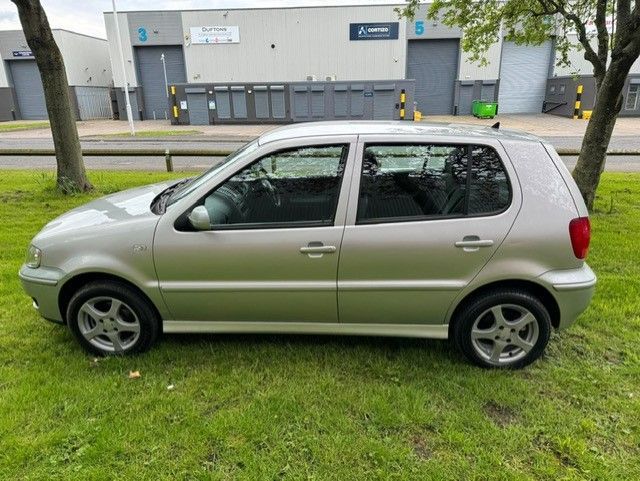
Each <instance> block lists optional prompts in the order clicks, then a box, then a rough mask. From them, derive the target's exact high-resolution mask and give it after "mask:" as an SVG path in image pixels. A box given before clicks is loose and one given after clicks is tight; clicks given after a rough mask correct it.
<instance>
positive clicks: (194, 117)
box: [187, 93, 209, 125]
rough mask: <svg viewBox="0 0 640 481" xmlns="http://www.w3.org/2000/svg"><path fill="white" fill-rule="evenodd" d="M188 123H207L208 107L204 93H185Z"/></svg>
mask: <svg viewBox="0 0 640 481" xmlns="http://www.w3.org/2000/svg"><path fill="white" fill-rule="evenodd" d="M187 108H188V109H189V124H191V125H209V107H208V105H207V94H206V93H187Z"/></svg>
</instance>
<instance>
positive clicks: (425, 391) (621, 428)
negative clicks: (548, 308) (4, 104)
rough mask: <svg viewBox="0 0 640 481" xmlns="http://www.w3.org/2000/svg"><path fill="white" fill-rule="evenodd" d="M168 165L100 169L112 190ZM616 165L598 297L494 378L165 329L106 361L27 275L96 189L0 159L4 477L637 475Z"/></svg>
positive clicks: (623, 223) (430, 347) (634, 245)
mask: <svg viewBox="0 0 640 481" xmlns="http://www.w3.org/2000/svg"><path fill="white" fill-rule="evenodd" d="M182 175H184V174H182ZM168 177H170V174H165V173H153V174H147V173H139V172H138V173H134V172H119V173H103V172H92V173H91V179H92V181H93V182H94V184H95V185H97V186H99V188H101V189H102V191H103V192H111V191H114V190H118V189H123V188H127V187H131V186H134V185H138V184H143V183H149V182H154V181H159V180H162V179H166V178H168ZM603 178H604V180H603V184H602V187H601V190H600V199H599V200H598V209H599V211H600V213H596V214H595V215H594V216H593V218H592V222H593V235H594V237H593V242H592V249H591V256H590V261H589V262H590V264H591V266H592V267H593V268H594V270H595V271H596V273H597V274H598V276H599V285H598V289H597V293H596V297H595V300H594V302H593V304H592V306H591V307H590V308H589V310H588V311H587V312H586V313H585V314H584V315H583V316H582V317H581V318H580V320H579V322H578V323H577V324H576V325H574V326H573V327H572V328H570V329H569V330H567V331H564V332H562V333H560V334H556V335H554V336H553V338H552V340H551V343H550V346H549V349H548V353H547V355H546V357H545V358H544V359H543V360H541V361H539V362H537V363H535V364H534V365H533V366H531V367H530V368H528V369H526V370H523V371H518V372H498V371H485V370H481V369H478V368H474V367H472V366H470V365H468V364H466V363H465V362H463V360H462V358H461V357H460V356H459V355H458V354H457V353H456V352H454V351H452V350H451V349H450V348H449V346H448V344H447V343H445V342H440V341H428V342H426V341H420V340H403V339H380V338H358V337H356V338H338V337H297V336H239V335H238V336H222V335H221V336H166V337H165V338H164V339H163V340H162V341H161V342H160V343H159V344H158V345H157V346H156V348H155V349H153V350H152V351H151V352H149V353H148V354H145V355H142V356H139V357H135V358H108V359H100V360H95V359H94V358H92V357H90V356H87V355H85V354H84V353H83V351H81V349H80V348H79V346H78V345H77V344H76V342H75V341H74V340H73V339H72V337H71V335H70V334H69V332H68V331H67V330H66V329H65V328H62V327H60V326H57V325H53V324H50V323H48V322H46V321H44V320H41V319H40V318H39V317H38V316H37V314H36V313H35V312H34V311H33V310H32V308H31V305H30V304H31V303H30V301H29V299H28V298H27V297H26V296H25V295H24V294H23V292H22V289H21V287H20V285H19V282H18V278H17V271H18V268H19V266H20V264H21V263H22V261H23V257H24V252H25V250H26V247H27V245H28V243H29V240H30V239H31V237H32V236H33V235H34V234H35V233H36V232H37V231H38V230H39V229H40V228H41V227H42V226H43V225H44V224H45V223H46V222H47V221H49V220H50V219H52V218H53V217H55V216H57V215H58V214H60V213H62V212H64V211H65V210H67V209H69V208H71V207H73V206H76V205H78V204H81V203H84V202H86V201H87V200H88V199H89V198H90V197H93V195H91V196H90V195H79V196H75V197H70V198H64V197H62V196H60V195H58V194H56V193H55V192H54V190H53V189H52V185H53V180H52V178H51V177H50V175H44V174H36V173H33V172H16V171H0V219H2V226H1V227H0V245H1V246H2V249H0V413H1V414H0V479H2V480H13V479H30V480H41V479H65V480H68V479H69V480H85V479H136V480H141V479H145V480H146V479H148V480H160V479H167V480H187V479H188V480H192V479H255V480H265V479H281V478H282V479H296V480H297V479H317V480H325V479H335V480H352V479H363V480H371V479H397V480H413V479H429V480H431V479H452V480H471V479H480V480H486V479H504V480H513V479H531V480H539V479H554V480H555V479H576V480H577V479H594V480H595V479H599V480H601V479H627V480H631V479H640V317H639V316H640V261H639V260H638V252H640V236H639V234H640V175H637V174H636V175H633V174H605V175H604V177H603ZM96 195H97V194H96ZM130 370H138V371H140V374H141V377H140V378H139V379H129V378H128V373H129V371H130ZM169 385H174V386H175V388H174V389H172V390H169V389H167V386H169Z"/></svg>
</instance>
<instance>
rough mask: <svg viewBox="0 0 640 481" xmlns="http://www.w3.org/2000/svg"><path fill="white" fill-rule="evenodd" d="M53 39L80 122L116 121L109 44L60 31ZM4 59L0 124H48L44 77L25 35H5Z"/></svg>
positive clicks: (0, 47) (1, 34) (0, 49)
mask: <svg viewBox="0 0 640 481" xmlns="http://www.w3.org/2000/svg"><path fill="white" fill-rule="evenodd" d="M53 37H54V38H55V41H56V43H57V44H58V48H59V49H60V52H61V53H62V58H63V59H64V64H65V68H66V73H67V79H68V81H69V86H70V93H71V99H72V102H73V105H74V109H75V114H76V118H77V119H78V120H88V119H95V118H111V117H112V110H111V100H110V96H109V91H110V87H111V86H112V84H113V76H112V74H111V62H110V60H109V48H108V46H107V41H106V40H104V39H100V38H94V37H90V36H87V35H82V34H79V33H75V32H70V31H68V30H59V29H55V30H53ZM0 55H1V56H2V62H1V65H0V120H19V119H23V120H38V119H46V118H47V107H46V104H45V100H44V91H43V89H42V81H41V80H40V73H39V71H38V67H37V65H36V61H35V59H34V57H33V54H32V52H31V50H30V49H29V46H28V45H27V41H26V40H25V37H24V33H23V32H22V31H21V30H5V31H0Z"/></svg>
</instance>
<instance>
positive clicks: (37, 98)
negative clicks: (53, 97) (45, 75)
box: [9, 60, 48, 120]
mask: <svg viewBox="0 0 640 481" xmlns="http://www.w3.org/2000/svg"><path fill="white" fill-rule="evenodd" d="M9 65H10V67H9V68H10V69H11V77H12V79H13V86H14V88H15V91H16V97H17V98H18V107H19V108H20V115H21V118H23V119H25V120H42V119H46V118H48V115H47V105H46V103H45V100H44V89H43V88H42V81H41V80H40V72H39V71H38V66H37V65H36V61H35V60H13V61H10V62H9Z"/></svg>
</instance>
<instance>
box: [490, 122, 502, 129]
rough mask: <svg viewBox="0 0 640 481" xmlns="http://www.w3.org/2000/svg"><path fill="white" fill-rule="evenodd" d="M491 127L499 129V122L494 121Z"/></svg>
mask: <svg viewBox="0 0 640 481" xmlns="http://www.w3.org/2000/svg"><path fill="white" fill-rule="evenodd" d="M491 128H492V129H499V128H500V122H496V123H495V124H493V125H492V126H491Z"/></svg>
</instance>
